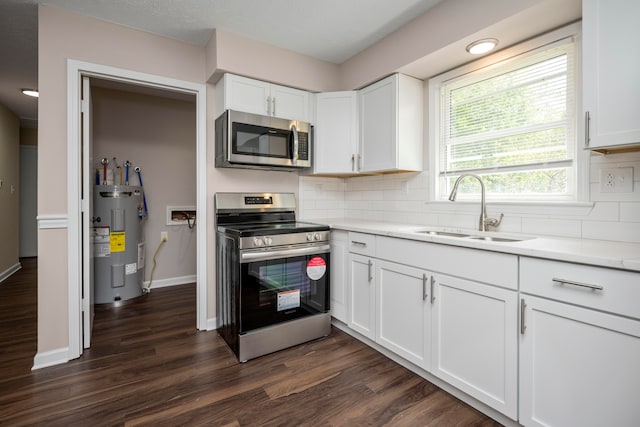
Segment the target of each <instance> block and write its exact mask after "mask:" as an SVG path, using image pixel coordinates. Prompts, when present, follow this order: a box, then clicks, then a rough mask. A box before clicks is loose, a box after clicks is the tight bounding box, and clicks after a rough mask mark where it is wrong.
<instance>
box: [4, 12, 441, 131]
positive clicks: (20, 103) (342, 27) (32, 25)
mask: <svg viewBox="0 0 640 427" xmlns="http://www.w3.org/2000/svg"><path fill="white" fill-rule="evenodd" d="M440 1H441V0H393V1H390V0H44V1H42V0H1V1H0V57H1V58H2V67H0V103H2V104H4V105H6V106H7V107H8V108H9V109H11V110H12V111H14V112H15V113H16V114H17V115H18V116H19V117H20V119H21V122H22V124H23V126H29V125H30V124H31V125H35V123H36V122H35V121H36V120H37V100H35V99H32V98H28V97H25V96H24V95H22V94H20V91H19V90H20V88H23V87H37V58H38V56H37V55H38V53H37V4H38V3H45V4H48V5H51V6H55V7H60V8H62V9H66V10H69V11H72V12H75V13H78V14H81V15H85V16H92V17H95V18H99V19H102V20H105V21H109V22H113V23H117V24H120V25H124V26H127V27H131V28H136V29H140V30H143V31H147V32H150V33H153V34H158V35H162V36H165V37H170V38H173V39H177V40H181V41H184V42H186V43H190V44H194V45H198V46H204V45H206V44H207V42H208V41H209V39H210V37H211V35H212V33H213V30H214V29H216V28H219V29H223V30H226V31H228V32H231V33H235V34H239V35H242V36H244V37H248V38H251V39H256V40H260V41H263V42H265V43H268V44H272V45H275V46H280V47H283V48H286V49H290V50H293V51H296V52H300V53H304V54H307V55H309V56H313V57H316V58H319V59H323V60H326V61H330V62H334V63H338V64H340V63H342V62H344V61H346V60H347V59H349V58H350V57H352V56H353V55H355V54H357V53H358V52H360V51H362V50H363V49H365V48H367V47H368V46H370V45H372V44H374V43H375V42H377V41H378V40H380V39H382V38H383V37H385V36H386V35H388V34H390V33H392V32H393V31H395V30H396V29H398V28H400V27H401V26H403V25H405V24H406V23H408V22H409V21H411V20H412V19H414V18H415V17H417V16H420V15H421V14H423V13H424V12H425V11H427V10H428V9H429V8H431V7H432V6H434V5H435V4H437V3H439V2H440Z"/></svg>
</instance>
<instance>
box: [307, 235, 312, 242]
mask: <svg viewBox="0 0 640 427" xmlns="http://www.w3.org/2000/svg"><path fill="white" fill-rule="evenodd" d="M307 241H308V242H313V233H307Z"/></svg>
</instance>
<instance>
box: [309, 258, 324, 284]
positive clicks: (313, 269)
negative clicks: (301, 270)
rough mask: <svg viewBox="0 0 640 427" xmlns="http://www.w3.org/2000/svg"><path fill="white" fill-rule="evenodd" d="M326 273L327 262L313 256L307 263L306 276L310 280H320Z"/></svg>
mask: <svg viewBox="0 0 640 427" xmlns="http://www.w3.org/2000/svg"><path fill="white" fill-rule="evenodd" d="M326 272H327V262H326V261H325V260H324V258H322V257H319V256H315V257H313V258H311V259H310V260H309V262H308V263H307V276H309V279H311V280H319V279H322V276H324V273H326Z"/></svg>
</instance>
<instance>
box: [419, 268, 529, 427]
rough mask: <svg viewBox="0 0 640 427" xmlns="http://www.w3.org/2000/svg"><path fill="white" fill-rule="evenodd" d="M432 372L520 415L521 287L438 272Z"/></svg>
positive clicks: (504, 410)
mask: <svg viewBox="0 0 640 427" xmlns="http://www.w3.org/2000/svg"><path fill="white" fill-rule="evenodd" d="M434 291H435V292H434V295H433V296H434V299H435V301H434V304H433V313H432V319H431V321H432V344H431V345H432V369H431V371H432V373H433V374H434V375H436V376H437V377H439V378H441V379H442V380H444V381H446V382H448V383H449V384H451V385H453V386H455V387H457V388H458V389H460V390H462V391H464V392H466V393H467V394H469V395H470V396H473V397H475V398H476V399H478V400H479V401H481V402H483V403H485V404H487V405H489V406H491V407H492V408H494V409H496V410H498V411H499V412H501V413H503V414H505V415H507V416H508V417H510V418H512V419H514V420H515V419H517V407H518V399H517V390H518V365H517V362H518V330H517V325H518V295H517V292H516V291H513V290H507V289H502V288H498V287H495V286H489V285H484V284H481V283H476V282H472V281H469V280H463V279H459V278H455V277H450V276H447V275H442V274H437V275H435V286H434Z"/></svg>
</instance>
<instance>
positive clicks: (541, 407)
mask: <svg viewBox="0 0 640 427" xmlns="http://www.w3.org/2000/svg"><path fill="white" fill-rule="evenodd" d="M636 285H637V284H636ZM523 300H524V304H525V309H524V324H523V326H524V327H526V329H524V333H523V334H522V335H521V340H520V423H521V424H522V425H525V426H562V427H571V426H576V427H588V426H594V427H601V426H620V427H622V426H637V425H639V424H640V405H639V404H638V391H639V390H640V367H639V363H640V321H637V320H632V319H628V318H624V317H620V316H614V315H611V314H607V313H601V312H598V311H595V310H591V309H587V308H583V307H576V306H573V305H570V304H565V303H560V302H556V301H551V300H547V299H543V298H538V297H533V296H526V295H525V296H523Z"/></svg>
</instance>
